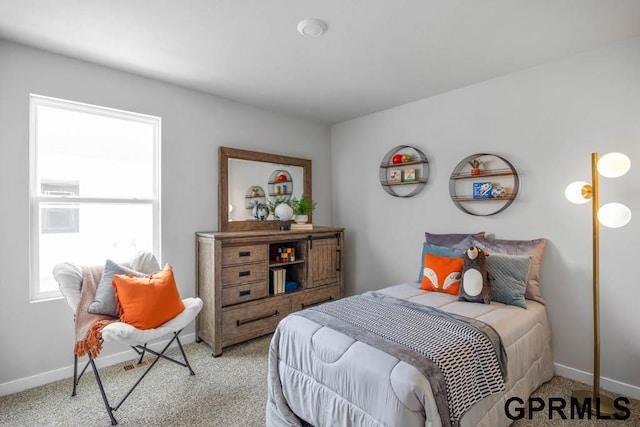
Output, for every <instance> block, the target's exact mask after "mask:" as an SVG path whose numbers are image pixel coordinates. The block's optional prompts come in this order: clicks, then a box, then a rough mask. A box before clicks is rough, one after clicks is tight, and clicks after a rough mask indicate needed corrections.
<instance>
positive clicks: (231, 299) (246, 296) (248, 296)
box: [222, 280, 269, 307]
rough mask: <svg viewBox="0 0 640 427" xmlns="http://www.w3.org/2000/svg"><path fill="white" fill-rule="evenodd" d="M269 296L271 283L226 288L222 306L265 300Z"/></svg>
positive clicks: (223, 293) (223, 292) (223, 289)
mask: <svg viewBox="0 0 640 427" xmlns="http://www.w3.org/2000/svg"><path fill="white" fill-rule="evenodd" d="M268 294H269V282H267V281H266V280H264V281H262V282H254V283H248V284H246V285H236V286H225V287H223V288H222V306H223V307H225V306H227V305H233V304H239V303H241V302H247V301H253V300H254V299H260V298H264V297H266V296H267V295H268Z"/></svg>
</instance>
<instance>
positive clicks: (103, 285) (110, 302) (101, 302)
mask: <svg viewBox="0 0 640 427" xmlns="http://www.w3.org/2000/svg"><path fill="white" fill-rule="evenodd" d="M116 274H132V275H134V276H137V277H142V276H144V275H145V274H144V273H140V272H139V271H135V270H132V269H130V268H127V267H125V266H123V265H120V264H117V263H115V262H114V261H111V260H110V259H108V260H107V262H106V263H105V265H104V272H103V273H102V278H101V279H100V283H99V284H98V289H96V296H95V298H94V300H93V302H92V303H91V305H90V306H89V308H88V309H87V311H88V312H89V313H91V314H106V315H108V316H112V317H119V313H118V308H117V306H116V292H115V289H113V286H111V282H112V281H113V276H114V275H116Z"/></svg>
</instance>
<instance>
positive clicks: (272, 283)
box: [269, 268, 287, 295]
mask: <svg viewBox="0 0 640 427" xmlns="http://www.w3.org/2000/svg"><path fill="white" fill-rule="evenodd" d="M270 275H271V277H270V280H269V293H270V294H271V295H278V294H282V293H284V290H285V289H284V288H285V283H286V281H287V269H286V268H271V269H270Z"/></svg>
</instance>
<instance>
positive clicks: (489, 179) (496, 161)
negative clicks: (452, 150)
mask: <svg viewBox="0 0 640 427" xmlns="http://www.w3.org/2000/svg"><path fill="white" fill-rule="evenodd" d="M519 188H520V179H519V177H518V172H517V171H516V168H515V167H514V166H513V165H512V164H511V163H510V162H509V161H508V160H507V159H505V158H504V157H501V156H498V155H497V154H488V153H477V154H472V155H471V156H468V157H465V158H464V159H462V160H461V161H460V162H459V163H458V164H457V165H456V167H455V168H454V169H453V172H451V176H450V177H449V195H450V196H451V200H452V201H453V203H454V204H455V205H456V206H457V207H458V209H460V210H461V211H462V212H464V213H467V214H469V215H475V216H489V215H495V214H497V213H499V212H502V211H503V210H505V209H506V208H508V207H509V206H510V205H511V204H512V203H513V201H514V200H515V199H516V196H517V195H518V190H519Z"/></svg>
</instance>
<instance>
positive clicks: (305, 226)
mask: <svg viewBox="0 0 640 427" xmlns="http://www.w3.org/2000/svg"><path fill="white" fill-rule="evenodd" d="M291 230H313V224H311V223H306V224H296V223H293V224H291Z"/></svg>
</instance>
